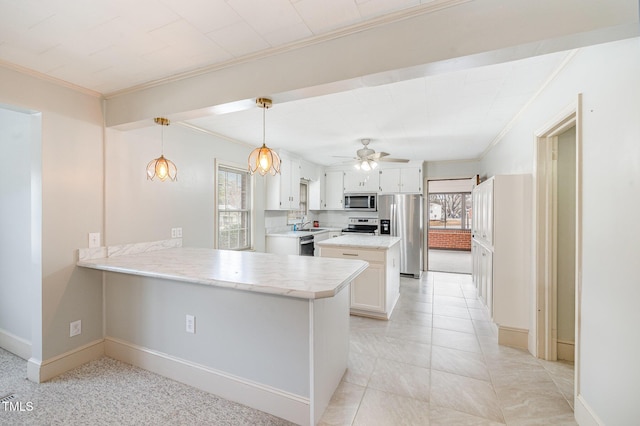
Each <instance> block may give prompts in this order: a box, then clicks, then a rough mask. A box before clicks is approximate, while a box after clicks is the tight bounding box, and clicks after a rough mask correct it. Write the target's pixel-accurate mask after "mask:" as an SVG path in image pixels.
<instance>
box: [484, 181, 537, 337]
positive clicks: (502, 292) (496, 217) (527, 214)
mask: <svg viewBox="0 0 640 426" xmlns="http://www.w3.org/2000/svg"><path fill="white" fill-rule="evenodd" d="M531 198H532V194H531V175H500V176H494V177H492V178H490V179H487V180H486V181H485V182H483V183H481V184H480V185H478V186H477V187H476V188H474V190H473V193H472V200H473V219H472V234H473V240H472V257H473V277H472V278H473V283H474V284H475V286H476V289H477V291H478V297H479V299H480V300H481V301H482V302H483V303H484V304H485V305H486V306H487V309H488V311H489V314H490V315H491V316H492V318H493V321H494V322H495V323H496V324H497V325H498V343H501V344H509V345H515V346H521V347H526V345H527V335H528V328H529V288H530V280H531V232H532V231H531V226H532V222H531V218H532V213H531Z"/></svg>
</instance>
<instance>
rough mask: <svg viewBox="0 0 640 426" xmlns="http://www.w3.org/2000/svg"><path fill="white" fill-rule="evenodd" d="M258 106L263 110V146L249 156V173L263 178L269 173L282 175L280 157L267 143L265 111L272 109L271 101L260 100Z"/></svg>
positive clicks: (257, 101) (257, 102) (257, 100)
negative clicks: (257, 174) (258, 174)
mask: <svg viewBox="0 0 640 426" xmlns="http://www.w3.org/2000/svg"><path fill="white" fill-rule="evenodd" d="M256 105H258V106H259V107H260V108H262V146H261V147H260V148H256V149H254V150H253V151H251V154H249V173H251V174H254V173H256V172H258V173H260V174H261V175H262V176H264V175H266V174H267V173H269V174H271V175H275V174H276V173H280V156H278V154H277V153H276V152H275V151H274V150H272V149H271V148H268V147H267V145H266V143H265V111H266V110H267V109H268V108H271V105H272V103H271V99H267V98H258V99H256Z"/></svg>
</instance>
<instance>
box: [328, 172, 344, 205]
mask: <svg viewBox="0 0 640 426" xmlns="http://www.w3.org/2000/svg"><path fill="white" fill-rule="evenodd" d="M343 178H344V172H342V171H328V172H326V173H325V174H324V208H325V209H326V210H342V209H343V208H344V206H343V203H344V183H343Z"/></svg>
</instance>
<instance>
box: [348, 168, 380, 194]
mask: <svg viewBox="0 0 640 426" xmlns="http://www.w3.org/2000/svg"><path fill="white" fill-rule="evenodd" d="M379 176H380V174H379V173H378V172H377V171H373V170H372V171H369V172H365V171H363V170H354V171H348V172H345V173H344V192H378V191H379V187H380V177H379Z"/></svg>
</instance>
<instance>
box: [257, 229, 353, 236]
mask: <svg viewBox="0 0 640 426" xmlns="http://www.w3.org/2000/svg"><path fill="white" fill-rule="evenodd" d="M334 231H342V228H324V227H320V231H313V232H309V231H281V232H269V233H268V234H267V237H289V238H298V237H306V236H307V235H318V234H323V233H325V232H334Z"/></svg>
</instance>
